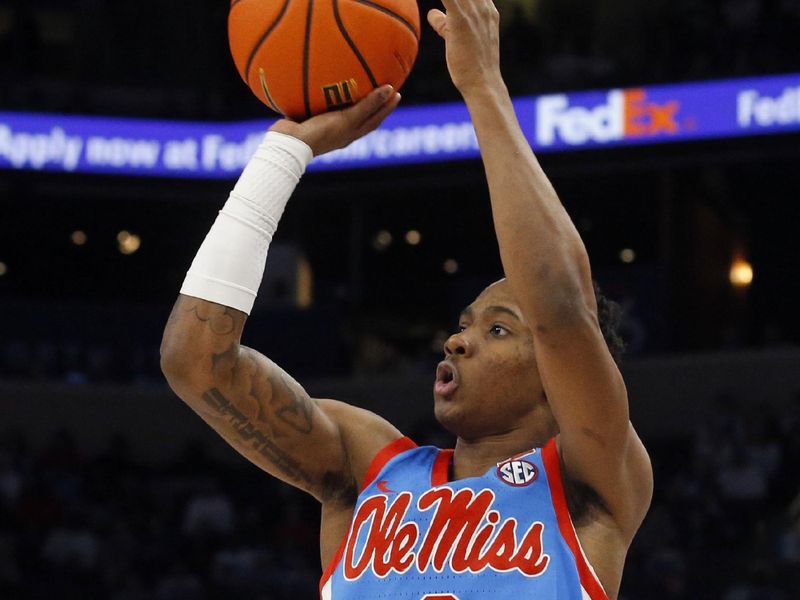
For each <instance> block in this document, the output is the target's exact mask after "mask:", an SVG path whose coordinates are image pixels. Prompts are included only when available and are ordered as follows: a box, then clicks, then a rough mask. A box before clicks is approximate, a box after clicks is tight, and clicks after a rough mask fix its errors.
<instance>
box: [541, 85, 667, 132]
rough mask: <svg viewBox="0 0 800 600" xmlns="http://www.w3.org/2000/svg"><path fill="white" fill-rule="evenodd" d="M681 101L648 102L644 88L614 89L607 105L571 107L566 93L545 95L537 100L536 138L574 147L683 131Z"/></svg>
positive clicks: (610, 93) (608, 97)
mask: <svg viewBox="0 0 800 600" xmlns="http://www.w3.org/2000/svg"><path fill="white" fill-rule="evenodd" d="M680 109H681V103H680V102H679V101H678V100H671V101H669V102H666V103H664V104H659V103H656V102H651V101H648V98H647V91H646V90H644V89H641V88H635V89H629V90H611V91H610V92H609V93H608V96H607V101H606V103H605V104H601V105H600V106H596V107H594V108H586V107H583V106H570V104H569V97H568V96H566V95H564V94H558V95H553V96H543V97H541V98H539V100H538V101H537V103H536V141H537V143H538V144H539V145H540V146H543V147H547V146H553V145H555V144H556V143H557V142H558V141H559V140H560V141H562V142H564V143H565V144H569V145H570V146H580V145H582V144H585V143H587V142H596V143H599V144H602V143H608V142H614V141H621V140H625V139H632V138H643V137H652V136H656V135H659V134H667V135H675V134H677V133H679V132H680V130H681V127H680V124H679V122H678V112H679V111H680Z"/></svg>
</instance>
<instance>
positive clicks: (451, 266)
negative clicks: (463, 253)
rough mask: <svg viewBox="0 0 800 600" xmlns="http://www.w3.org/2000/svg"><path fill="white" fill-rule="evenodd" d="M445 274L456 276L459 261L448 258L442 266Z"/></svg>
mask: <svg viewBox="0 0 800 600" xmlns="http://www.w3.org/2000/svg"><path fill="white" fill-rule="evenodd" d="M442 268H443V269H444V272H445V273H447V274H448V275H455V274H456V273H458V261H457V260H456V259H454V258H448V259H447V260H446V261H444V265H442Z"/></svg>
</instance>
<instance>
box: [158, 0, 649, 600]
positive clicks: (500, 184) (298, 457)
mask: <svg viewBox="0 0 800 600" xmlns="http://www.w3.org/2000/svg"><path fill="white" fill-rule="evenodd" d="M443 3H444V8H445V9H446V12H442V11H438V10H433V11H431V12H430V13H429V14H428V21H429V23H430V24H431V26H432V27H433V28H434V29H435V30H436V31H437V32H438V33H439V34H440V35H441V36H442V37H443V38H444V40H445V43H446V54H447V65H448V69H449V72H450V75H451V77H452V80H453V83H454V84H455V85H456V87H457V88H458V90H459V91H460V92H461V94H462V96H463V98H464V100H465V102H466V104H467V106H468V108H469V111H470V114H471V116H472V120H473V122H474V125H475V130H476V132H477V135H478V140H479V142H480V148H481V154H482V157H483V163H484V166H485V170H486V176H487V179H488V184H489V190H490V195H491V204H492V211H493V216H494V225H495V229H496V233H497V239H498V243H499V247H500V255H501V258H502V263H503V267H504V270H505V276H506V277H505V279H503V280H501V281H499V282H496V283H494V284H492V285H490V286H489V287H488V288H486V289H485V290H484V291H483V292H482V293H481V294H480V295H479V296H478V298H476V299H475V300H474V301H473V302H472V303H471V304H470V305H469V306H467V307H466V309H465V310H464V311H463V312H462V313H461V315H460V318H459V322H458V329H457V330H456V332H455V333H454V334H453V335H452V336H451V337H450V338H449V339H448V340H447V342H446V343H445V345H444V360H443V361H442V362H441V363H440V364H439V366H438V368H437V370H436V379H435V383H434V386H433V396H434V410H435V414H436V418H437V419H438V420H439V422H440V423H441V424H442V425H443V426H444V427H445V428H447V429H448V430H449V431H451V432H452V433H453V434H455V435H456V436H457V442H456V446H455V449H454V450H440V449H437V448H432V447H417V446H416V445H415V444H414V442H412V441H411V440H409V439H408V438H406V437H403V435H402V434H401V433H400V432H399V431H398V430H397V429H395V427H393V426H392V425H391V424H390V423H388V422H386V421H385V420H383V419H382V418H380V417H379V416H376V415H374V414H372V413H370V412H368V411H365V410H362V409H360V408H356V407H354V406H350V405H348V404H345V403H342V402H338V401H335V400H329V399H312V398H310V397H309V396H308V394H307V393H306V392H305V391H304V390H303V388H302V387H301V386H300V385H299V384H298V383H297V382H296V381H294V380H293V379H292V378H291V377H290V376H289V375H288V374H287V373H285V372H284V371H282V370H281V368H280V367H278V366H277V365H276V364H274V363H273V362H271V361H270V360H269V359H268V358H266V357H264V356H262V355H261V354H259V353H258V352H256V351H255V350H252V349H250V348H246V347H244V346H241V345H240V343H239V340H240V336H241V333H242V329H243V327H244V324H245V320H246V317H247V315H248V313H249V311H250V309H251V308H252V305H253V300H254V297H255V293H256V290H257V289H258V285H259V283H260V280H261V277H262V273H263V268H264V264H265V260H266V254H267V248H268V246H269V243H270V240H271V238H272V235H273V233H274V231H275V228H276V226H277V223H278V220H279V218H280V216H281V213H282V211H283V208H284V206H285V204H286V202H287V201H288V199H289V196H290V195H291V193H292V190H293V189H294V186H295V185H296V184H297V182H298V180H299V179H300V176H301V175H302V173H303V171H304V169H305V167H306V165H307V164H308V162H309V161H310V160H311V158H312V155H319V154H322V153H324V152H327V151H330V150H333V149H336V148H340V147H343V146H345V145H347V144H348V143H350V142H351V141H353V140H354V139H356V138H358V137H359V136H362V135H364V134H366V133H368V132H369V131H372V130H373V129H375V128H376V127H377V126H378V125H379V124H380V122H381V121H382V120H383V119H384V118H385V117H386V116H387V115H388V114H389V113H390V112H391V111H392V110H393V109H394V108H395V107H396V106H397V104H398V102H399V100H400V98H399V95H398V94H396V93H394V92H393V91H392V90H391V89H390V88H388V86H385V87H383V88H379V89H378V90H375V91H374V92H373V93H371V94H370V95H369V96H367V97H366V98H365V99H363V100H362V101H361V102H359V103H358V104H356V105H355V106H353V107H351V108H349V109H347V110H344V111H341V112H337V113H331V114H325V115H321V116H317V117H314V118H311V119H309V120H307V121H305V122H303V123H294V122H290V121H287V120H281V121H278V122H277V123H276V124H275V125H274V126H273V127H272V128H271V131H270V132H268V133H267V135H266V137H265V139H264V142H263V144H262V145H261V147H260V148H259V150H258V151H257V153H256V155H255V157H254V158H253V159H252V161H251V162H250V163H249V164H248V165H247V167H246V168H245V170H244V172H243V174H242V176H241V178H240V179H239V181H238V183H237V184H236V186H235V187H234V189H233V192H232V193H231V196H230V198H229V200H228V202H227V203H226V204H225V207H224V208H223V210H222V211H221V213H220V215H219V217H218V218H217V220H216V222H215V224H214V225H213V227H212V229H211V231H210V232H209V234H208V236H207V237H206V240H205V241H204V242H203V244H202V246H201V248H200V250H199V252H198V254H197V256H196V258H195V260H194V262H193V264H192V266H191V269H190V270H189V272H188V274H187V277H186V280H185V282H184V285H183V288H182V290H181V292H182V293H181V295H180V297H179V298H178V301H177V303H176V305H175V308H174V310H173V312H172V315H171V317H170V319H169V322H168V323H167V327H166V331H165V333H164V341H163V346H162V365H163V369H164V373H165V374H166V376H167V379H168V381H169V383H170V385H171V386H172V388H173V389H174V390H175V391H176V392H177V394H178V395H179V396H180V397H181V398H183V399H184V400H185V401H186V402H187V403H188V404H189V405H190V406H191V407H192V408H193V409H194V410H195V411H196V412H197V413H198V414H199V415H200V416H201V417H202V418H203V419H205V420H206V421H207V422H208V424H209V425H211V427H213V428H214V429H215V430H216V431H217V432H218V433H219V434H220V435H222V437H224V438H225V439H226V440H227V441H228V442H229V443H230V444H231V445H232V446H233V447H235V448H236V449H237V450H238V451H239V452H241V453H242V454H243V455H244V456H245V457H247V458H248V459H249V460H251V461H252V462H253V463H255V464H256V465H258V466H259V467H261V468H262V469H263V470H265V471H267V472H268V473H270V474H272V475H274V476H275V477H278V478H280V479H282V480H283V481H285V482H287V483H289V484H291V485H294V486H297V487H298V488H300V489H302V490H305V491H306V492H308V493H309V494H312V495H313V496H314V497H316V498H317V499H318V500H319V502H320V503H321V506H322V524H321V536H320V550H321V558H322V562H323V564H324V565H327V567H326V568H325V570H324V574H323V578H322V582H321V585H320V591H321V596H322V598H324V599H330V598H333V599H337V600H343V599H364V600H366V599H370V600H374V599H375V598H403V599H407V600H423V599H427V600H434V599H436V600H477V599H486V598H493V599H510V598H515V599H517V598H531V599H532V598H537V599H541V600H544V599H548V600H551V599H573V600H580V599H585V598H592V599H604V598H616V597H617V595H618V592H619V587H620V582H621V578H622V570H623V564H624V561H625V555H626V552H627V549H628V547H629V544H630V543H631V540H632V539H633V536H634V534H635V532H636V530H637V529H638V527H639V525H640V524H641V522H642V519H643V518H644V515H645V513H646V511H647V508H648V505H649V503H650V498H651V493H652V485H653V484H652V471H651V467H650V462H649V459H648V456H647V453H646V451H645V449H644V447H643V445H642V443H641V441H640V440H639V438H638V436H637V435H636V433H635V431H634V429H633V427H632V426H631V423H630V421H629V417H628V401H627V395H626V390H625V385H624V383H623V381H622V378H621V376H620V373H619V371H618V370H617V366H616V364H615V362H614V360H613V358H612V356H611V354H610V352H609V349H608V346H607V344H606V342H605V341H604V337H603V333H602V331H601V327H600V324H599V320H598V309H597V302H596V298H595V294H594V290H593V285H592V280H591V276H590V269H589V260H588V257H587V255H586V251H585V249H584V246H583V244H582V242H581V239H580V237H579V235H578V233H577V231H576V230H575V227H574V226H573V224H572V222H571V221H570V219H569V217H568V216H567V213H566V212H565V210H564V208H563V207H562V205H561V203H560V201H559V199H558V197H557V195H556V193H555V191H554V190H553V188H552V186H551V185H550V182H549V181H548V179H547V177H546V176H545V174H544V172H543V171H542V169H541V168H540V166H539V164H538V162H537V160H536V158H535V157H534V155H533V153H532V151H531V149H530V147H529V146H528V144H527V143H526V141H525V139H524V137H523V134H522V132H521V130H520V127H519V124H518V122H517V119H516V116H515V114H514V111H513V107H512V103H511V100H510V98H509V94H508V92H507V90H506V86H505V84H504V82H503V79H502V77H501V74H500V69H499V64H498V63H499V59H498V55H499V50H498V48H499V41H498V37H499V34H498V22H499V18H498V14H497V11H496V9H495V7H494V5H493V3H492V2H491V0H443ZM287 343H301V344H302V343H303V340H291V341H288V340H287ZM308 351H309V352H313V351H314V348H313V347H310V348H309V349H308ZM408 401H409V402H413V401H415V399H412V398H409V399H408Z"/></svg>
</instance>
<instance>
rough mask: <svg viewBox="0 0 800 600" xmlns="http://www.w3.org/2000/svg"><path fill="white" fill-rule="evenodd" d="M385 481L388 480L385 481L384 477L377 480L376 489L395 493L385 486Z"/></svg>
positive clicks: (386, 492) (385, 492)
mask: <svg viewBox="0 0 800 600" xmlns="http://www.w3.org/2000/svg"><path fill="white" fill-rule="evenodd" d="M387 483H389V482H388V481H386V480H385V479H382V480H381V481H379V482H378V489H379V490H380V491H382V492H383V493H384V494H395V493H396V492H395V491H394V490H390V489H389V488H388V487H386V484H387Z"/></svg>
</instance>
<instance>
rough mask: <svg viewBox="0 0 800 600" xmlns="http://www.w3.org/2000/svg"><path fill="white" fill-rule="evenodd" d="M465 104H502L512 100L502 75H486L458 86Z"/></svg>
mask: <svg viewBox="0 0 800 600" xmlns="http://www.w3.org/2000/svg"><path fill="white" fill-rule="evenodd" d="M457 88H458V91H459V93H460V94H461V97H462V98H464V102H466V103H467V104H470V103H481V102H501V101H504V100H506V99H507V98H510V94H509V92H508V87H507V86H506V82H505V81H504V80H503V76H502V75H501V74H500V73H497V74H494V75H486V76H483V77H481V78H479V79H475V80H472V81H469V82H464V83H459V85H458V86H457Z"/></svg>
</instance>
